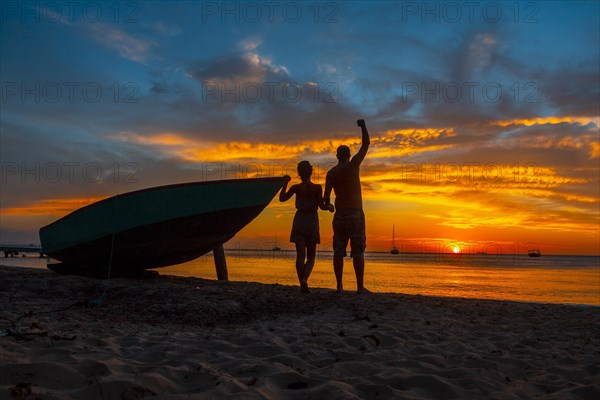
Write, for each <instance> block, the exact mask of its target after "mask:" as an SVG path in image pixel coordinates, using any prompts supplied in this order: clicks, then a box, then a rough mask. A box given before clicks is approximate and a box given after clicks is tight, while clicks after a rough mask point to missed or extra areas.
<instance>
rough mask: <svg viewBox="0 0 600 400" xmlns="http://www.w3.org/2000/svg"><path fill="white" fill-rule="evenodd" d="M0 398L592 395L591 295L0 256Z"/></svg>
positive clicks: (598, 323)
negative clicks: (179, 273) (130, 270)
mask: <svg viewBox="0 0 600 400" xmlns="http://www.w3.org/2000/svg"><path fill="white" fill-rule="evenodd" d="M0 282H2V284H1V285H0V301H1V304H2V305H3V306H2V308H1V311H0V335H1V336H2V337H0V344H1V346H0V363H1V368H0V398H32V399H33V398H42V399H67V398H78V399H79V398H86V399H119V398H123V399H140V398H146V397H148V398H169V399H170V398H190V397H192V398H208V399H223V398H244V399H254V398H257V399H289V398H291V399H354V398H366V399H386V398H388V399H403V398H407V399H429V398H436V399H452V398H463V399H478V398H482V399H491V398H495V399H532V398H544V399H598V398H600V334H599V332H600V307H589V306H585V307H584V306H572V305H555V304H534V303H518V302H509V301H493V300H476V299H460V298H443V297H426V296H418V295H402V294H385V293H373V294H369V295H357V294H355V293H352V292H346V293H344V294H341V295H340V294H337V293H335V292H334V291H333V290H329V289H313V291H312V293H311V294H308V295H306V294H300V293H298V287H297V286H284V285H276V284H275V285H265V284H259V283H250V282H217V281H209V280H204V279H200V278H185V277H174V276H159V277H157V278H150V279H122V278H119V279H113V280H111V281H110V282H109V284H108V286H107V287H108V290H107V292H106V295H105V297H103V298H102V299H101V301H95V300H98V299H99V298H100V296H101V294H102V292H103V290H104V289H105V287H106V285H105V281H102V280H95V279H89V278H83V277H76V276H60V275H58V274H55V273H53V272H50V271H46V270H37V269H28V268H17V267H2V266H0Z"/></svg>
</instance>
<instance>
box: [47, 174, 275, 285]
mask: <svg viewBox="0 0 600 400" xmlns="http://www.w3.org/2000/svg"><path fill="white" fill-rule="evenodd" d="M282 185H283V178H277V177H276V178H256V179H232V180H220V181H208V182H192V183H183V184H175V185H167V186H158V187H153V188H148V189H142V190H137V191H134V192H129V193H124V194H120V195H117V196H113V197H110V198H107V199H104V200H101V201H98V202H96V203H92V204H89V205H87V206H85V207H82V208H80V209H78V210H75V211H73V212H72V213H70V214H68V215H66V216H64V217H63V218H61V219H59V220H57V221H55V222H53V223H51V224H49V225H47V226H44V227H43V228H41V229H40V241H41V244H42V249H43V252H44V254H47V255H48V256H50V257H52V258H54V259H56V260H58V261H61V262H62V264H50V265H49V266H48V267H49V268H51V269H53V270H54V271H56V272H61V273H76V274H82V275H97V276H100V275H103V274H106V271H107V270H108V267H109V266H110V268H111V275H122V274H124V273H125V274H126V273H128V272H132V271H142V270H145V269H151V268H160V267H166V266H169V265H174V264H179V263H183V262H187V261H191V260H193V259H195V258H198V257H200V256H202V255H204V254H206V253H208V252H209V251H211V250H213V249H219V248H220V249H221V251H222V245H223V243H225V242H227V241H228V240H230V239H231V238H232V237H233V236H234V235H235V234H236V233H237V232H239V231H240V230H241V229H242V228H243V227H244V226H246V225H247V224H248V223H250V222H251V221H252V220H253V219H254V218H256V217H257V216H258V215H259V214H260V213H261V212H262V211H263V210H264V208H265V207H266V206H267V205H268V204H269V203H270V201H271V200H272V199H273V197H274V196H275V194H277V192H278V191H279V189H281V187H282Z"/></svg>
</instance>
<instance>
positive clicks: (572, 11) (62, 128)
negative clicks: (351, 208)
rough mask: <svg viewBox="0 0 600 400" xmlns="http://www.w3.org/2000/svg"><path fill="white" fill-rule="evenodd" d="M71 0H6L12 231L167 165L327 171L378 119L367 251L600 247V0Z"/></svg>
mask: <svg viewBox="0 0 600 400" xmlns="http://www.w3.org/2000/svg"><path fill="white" fill-rule="evenodd" d="M75 3H76V4H77V6H75V8H74V9H72V8H71V7H72V6H67V5H66V4H69V2H44V1H41V2H40V1H37V2H32V3H21V2H10V1H7V2H2V9H1V12H2V14H1V16H0V18H1V25H0V40H1V47H0V49H1V50H0V51H1V54H0V67H1V82H2V87H1V96H2V98H1V115H0V123H1V131H0V156H1V162H2V177H1V179H2V180H1V191H0V236H1V237H0V242H27V243H28V242H37V243H39V237H38V230H39V228H40V227H41V226H44V225H46V224H48V223H50V222H52V221H53V220H55V219H57V218H59V217H61V216H63V215H65V214H67V213H68V212H70V211H72V210H74V209H76V208H79V207H81V206H83V205H85V204H89V203H90V202H93V201H96V200H98V199H101V198H104V197H108V196H112V195H115V194H118V193H124V192H128V191H132V190H136V189H141V188H146V187H152V186H157V185H165V184H170V183H180V182H190V181H202V180H213V179H225V178H249V177H255V176H273V175H276V176H280V175H284V174H289V175H291V176H292V177H293V182H296V181H297V180H298V178H297V174H296V172H295V166H296V164H297V163H298V162H299V161H301V160H305V159H306V160H309V161H310V162H311V163H313V164H315V165H316V169H315V175H314V176H313V181H315V182H316V183H321V184H324V177H325V173H326V171H327V169H328V168H330V167H332V166H333V165H334V162H335V149H336V147H337V146H338V145H340V144H347V145H349V146H350V147H351V149H352V151H353V152H356V151H357V150H358V147H359V146H360V129H359V128H358V127H357V126H356V120H357V119H358V118H364V119H365V120H366V122H367V126H368V128H369V131H370V133H371V137H372V145H371V148H370V150H369V153H368V155H367V158H366V160H365V162H364V164H363V166H362V169H361V176H362V181H363V198H364V209H365V214H366V218H367V246H368V250H376V251H387V250H389V248H390V246H391V236H392V225H395V231H396V244H397V246H398V247H400V248H401V250H404V251H420V250H424V251H444V252H445V251H449V252H450V251H452V250H453V248H454V247H455V246H459V247H460V248H461V249H462V250H463V251H469V252H477V251H487V252H489V253H515V252H517V253H524V252H525V253H526V251H527V249H529V248H538V247H539V249H541V251H542V253H544V254H594V255H596V254H600V232H599V226H600V208H599V207H600V183H599V180H600V179H599V175H600V137H599V126H600V116H599V113H600V111H599V109H600V100H599V99H600V52H599V49H600V43H599V41H600V39H599V38H600V28H599V27H600V21H599V15H600V6H599V4H600V3H598V2H596V1H583V2H524V3H514V2H476V3H475V4H477V5H478V6H475V7H474V8H470V7H467V6H465V5H464V4H466V3H463V2H454V3H445V2H392V1H385V2H359V1H353V2H323V3H316V2H271V3H269V2H266V3H265V2H228V3H223V2H191V1H190V2H178V1H173V2H163V3H161V2H139V3H136V2H122V3H117V4H118V5H117V6H115V5H114V4H113V3H103V2H85V1H84V2H75ZM467 3H468V2H467ZM111 4H113V5H112V6H111ZM265 4H271V6H267V5H265ZM448 4H450V5H448ZM224 7H227V8H226V9H224ZM294 212H295V209H294V204H293V200H292V201H288V202H287V203H279V202H278V201H277V199H275V200H274V201H273V202H272V203H271V205H270V206H269V207H268V208H267V209H266V210H265V211H264V212H263V213H262V214H261V215H260V216H259V217H258V218H257V219H256V220H255V221H253V222H252V223H251V224H250V225H249V226H247V227H246V228H245V229H244V230H242V231H241V232H240V233H239V234H238V235H237V236H236V238H234V239H233V240H232V241H231V243H230V244H229V246H234V245H236V244H237V245H239V244H242V245H244V244H246V245H247V244H248V243H255V244H259V245H260V246H261V247H264V248H270V246H272V245H273V242H274V241H275V240H276V241H278V242H279V243H280V245H282V247H283V246H287V245H288V238H289V231H290V228H291V223H292V218H293V215H294ZM320 216H321V238H322V248H323V249H328V248H329V249H330V248H331V246H330V242H331V239H330V238H331V235H332V230H331V219H332V216H331V214H329V213H325V212H322V213H320Z"/></svg>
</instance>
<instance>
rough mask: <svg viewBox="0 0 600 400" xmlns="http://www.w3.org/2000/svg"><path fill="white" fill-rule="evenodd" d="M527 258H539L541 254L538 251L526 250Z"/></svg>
mask: <svg viewBox="0 0 600 400" xmlns="http://www.w3.org/2000/svg"><path fill="white" fill-rule="evenodd" d="M527 254H528V255H529V257H541V256H542V253H541V252H540V251H539V250H527Z"/></svg>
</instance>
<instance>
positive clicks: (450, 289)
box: [0, 250, 600, 305]
mask: <svg viewBox="0 0 600 400" xmlns="http://www.w3.org/2000/svg"><path fill="white" fill-rule="evenodd" d="M226 255H227V266H228V271H229V279H230V280H234V281H254V282H262V283H279V284H285V285H297V284H298V282H297V278H296V272H295V266H294V260H295V253H294V252H293V251H286V250H282V251H260V250H253V251H236V250H228V251H226ZM331 257H332V254H331V253H330V252H319V253H318V254H317V262H316V264H315V268H314V270H313V273H312V275H311V277H310V279H309V285H310V286H311V287H324V288H332V289H333V288H335V277H334V275H333V267H332V262H331ZM46 263H47V259H39V258H36V257H35V256H34V255H33V254H32V255H30V257H26V258H2V259H0V264H3V265H15V266H24V267H33V268H46ZM160 272H161V274H171V275H180V276H195V277H201V278H207V279H216V274H215V267H214V262H213V258H212V254H210V253H209V254H207V255H205V256H203V257H200V258H198V259H196V260H194V261H191V262H188V263H185V264H180V265H175V266H172V267H166V268H161V269H160ZM365 286H366V287H367V288H369V289H370V290H371V291H375V292H393V293H407V294H421V295H435V296H452V297H469V298H481V299H500V300H519V301H532V302H548V303H564V304H591V305H600V257H596V256H553V255H544V256H542V257H540V258H532V257H528V256H527V255H507V254H505V255H475V254H459V255H454V254H398V255H392V254H389V253H367V254H366V267H365ZM344 287H345V289H346V290H354V289H355V288H356V279H355V277H354V269H353V267H352V259H350V258H346V259H345V264H344Z"/></svg>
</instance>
